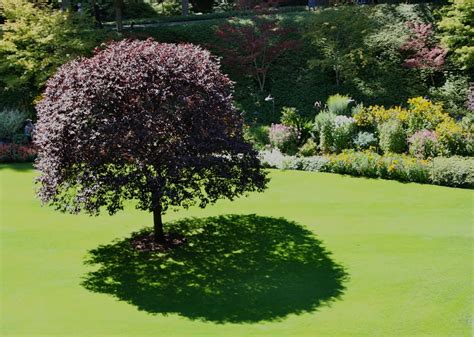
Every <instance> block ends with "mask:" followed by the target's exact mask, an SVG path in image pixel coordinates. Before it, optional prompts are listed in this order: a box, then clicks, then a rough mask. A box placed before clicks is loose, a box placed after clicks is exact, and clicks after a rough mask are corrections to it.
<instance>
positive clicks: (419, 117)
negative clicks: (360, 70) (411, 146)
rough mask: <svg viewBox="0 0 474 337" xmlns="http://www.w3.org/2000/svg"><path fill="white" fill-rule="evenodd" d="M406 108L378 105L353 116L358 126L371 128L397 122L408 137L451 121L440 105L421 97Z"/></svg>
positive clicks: (362, 109)
mask: <svg viewBox="0 0 474 337" xmlns="http://www.w3.org/2000/svg"><path fill="white" fill-rule="evenodd" d="M408 106H409V108H408V109H405V108H402V107H400V106H395V107H391V108H388V109H386V108H384V107H383V106H378V105H373V106H369V107H363V108H361V109H360V110H359V111H358V112H357V113H355V114H354V119H355V122H356V124H357V125H358V126H361V127H372V128H375V127H377V126H380V125H381V124H383V123H385V122H387V121H389V120H398V121H399V122H400V123H401V124H402V125H403V127H404V128H406V130H407V132H408V134H409V135H412V134H414V133H415V132H416V131H419V130H423V129H428V130H434V129H435V128H436V126H437V125H438V124H440V123H442V122H444V121H447V120H450V119H451V117H450V116H449V114H448V113H447V112H445V111H444V110H443V106H442V105H441V104H440V103H433V102H431V101H430V100H428V99H426V98H423V97H415V98H410V99H409V100H408Z"/></svg>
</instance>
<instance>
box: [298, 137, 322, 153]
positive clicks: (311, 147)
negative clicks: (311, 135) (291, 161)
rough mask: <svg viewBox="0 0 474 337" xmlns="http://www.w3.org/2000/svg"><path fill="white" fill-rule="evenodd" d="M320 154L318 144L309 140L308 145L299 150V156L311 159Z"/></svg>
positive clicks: (305, 144)
mask: <svg viewBox="0 0 474 337" xmlns="http://www.w3.org/2000/svg"><path fill="white" fill-rule="evenodd" d="M317 153H318V144H316V143H315V142H314V140H312V139H308V140H307V141H306V143H304V144H303V146H302V147H300V149H299V150H298V154H299V155H300V156H303V157H311V156H314V155H316V154H317Z"/></svg>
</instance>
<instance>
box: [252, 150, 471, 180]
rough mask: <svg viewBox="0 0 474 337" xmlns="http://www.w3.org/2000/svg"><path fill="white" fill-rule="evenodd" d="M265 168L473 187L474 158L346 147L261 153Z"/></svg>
mask: <svg viewBox="0 0 474 337" xmlns="http://www.w3.org/2000/svg"><path fill="white" fill-rule="evenodd" d="M260 160H261V161H262V164H264V165H265V166H266V167H273V168H278V169H285V170H304V171H316V172H331V173H339V174H348V175H352V176H362V177H370V178H383V179H391V180H398V181H404V182H417V183H426V184H437V185H444V186H453V187H466V188H474V158H464V157H450V158H442V157H436V158H434V159H433V160H432V161H429V160H424V159H419V158H414V157H411V156H407V155H404V154H401V155H397V154H390V155H384V156H382V155H379V154H377V153H375V152H371V151H364V152H356V151H353V150H346V151H343V152H342V153H339V154H331V155H327V156H313V157H305V158H301V157H296V156H285V155H283V154H282V153H281V152H279V151H278V150H273V151H263V152H260Z"/></svg>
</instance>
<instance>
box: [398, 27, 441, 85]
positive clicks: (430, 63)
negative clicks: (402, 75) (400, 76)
mask: <svg viewBox="0 0 474 337" xmlns="http://www.w3.org/2000/svg"><path fill="white" fill-rule="evenodd" d="M408 28H409V29H410V31H411V36H410V38H409V39H408V41H407V42H405V43H404V44H403V45H402V46H401V47H400V49H401V50H402V51H403V52H405V54H406V56H407V57H406V59H405V61H404V63H403V65H404V66H405V67H407V68H415V69H427V70H429V71H430V77H431V81H432V82H434V78H433V73H434V72H437V71H441V70H442V69H443V67H444V63H445V58H446V53H447V50H446V49H444V48H443V47H441V45H440V44H439V43H438V42H437V41H436V40H435V38H434V32H433V25H432V24H425V23H416V22H410V23H409V24H408ZM432 84H433V85H434V83H432Z"/></svg>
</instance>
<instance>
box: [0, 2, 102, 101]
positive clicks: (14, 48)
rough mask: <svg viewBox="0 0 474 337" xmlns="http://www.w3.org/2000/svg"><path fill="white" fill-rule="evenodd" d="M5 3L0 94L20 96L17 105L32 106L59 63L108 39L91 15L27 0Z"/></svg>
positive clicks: (89, 50)
mask: <svg viewBox="0 0 474 337" xmlns="http://www.w3.org/2000/svg"><path fill="white" fill-rule="evenodd" d="M3 5H4V13H5V16H6V19H7V20H6V23H5V25H4V26H3V31H4V34H3V38H2V39H1V40H0V60H1V62H0V95H1V96H2V100H3V97H7V96H8V97H18V100H19V102H16V104H17V105H22V106H30V105H31V104H32V101H33V99H34V98H35V97H36V96H38V95H39V94H40V92H41V91H42V90H43V87H44V84H45V82H46V80H47V79H48V77H50V76H51V75H52V74H53V73H54V72H55V71H56V69H57V68H58V67H59V66H60V65H62V64H63V63H64V62H66V61H68V60H70V59H72V58H75V57H77V56H79V55H87V54H89V53H91V52H92V49H93V48H94V47H95V46H96V45H97V44H98V43H99V41H101V40H103V39H104V38H105V34H106V33H105V32H99V31H94V30H93V27H94V22H93V18H92V17H90V16H88V15H78V14H76V13H73V12H69V11H68V12H64V13H62V12H61V11H60V10H54V9H52V8H50V7H48V6H44V5H43V6H41V7H37V6H35V4H33V3H30V2H28V1H26V0H4V1H3ZM2 92H3V93H2ZM3 103H4V104H5V103H9V102H5V101H4V102H3Z"/></svg>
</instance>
